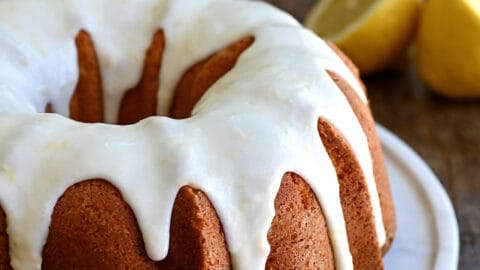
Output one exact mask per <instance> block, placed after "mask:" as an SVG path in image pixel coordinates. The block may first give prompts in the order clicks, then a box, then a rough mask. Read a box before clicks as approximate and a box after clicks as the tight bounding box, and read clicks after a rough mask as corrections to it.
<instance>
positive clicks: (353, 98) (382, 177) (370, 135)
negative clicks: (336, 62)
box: [327, 42, 397, 254]
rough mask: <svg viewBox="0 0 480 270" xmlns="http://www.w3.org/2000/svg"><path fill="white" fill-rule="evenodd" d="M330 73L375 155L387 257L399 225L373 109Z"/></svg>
mask: <svg viewBox="0 0 480 270" xmlns="http://www.w3.org/2000/svg"><path fill="white" fill-rule="evenodd" d="M328 45H329V46H330V47H331V48H332V49H333V50H334V51H335V52H336V53H337V54H338V55H339V57H340V58H341V59H342V60H343V61H344V62H345V64H346V65H347V66H348V67H349V68H350V70H351V71H352V72H353V73H354V74H356V76H357V78H358V80H359V82H360V84H361V85H363V83H362V82H361V81H360V73H359V71H358V69H357V68H356V67H355V65H354V64H353V63H352V62H351V61H350V59H349V58H348V57H347V56H345V54H343V52H342V51H340V50H339V49H338V48H337V47H336V46H335V45H334V44H332V43H330V42H328ZM327 72H328V74H329V75H330V77H332V79H333V81H334V82H335V83H336V84H337V85H338V87H339V88H340V90H341V91H342V92H343V94H344V95H345V97H346V98H347V100H348V102H349V103H350V106H351V107H352V109H353V111H354V113H355V115H356V116H357V118H358V120H359V122H360V125H361V126H362V129H363V131H364V132H365V135H366V136H367V140H368V146H369V148H370V154H371V156H372V163H373V174H374V177H375V183H376V185H377V191H378V196H379V199H380V207H381V210H382V218H383V224H384V227H385V233H386V242H385V244H384V245H383V246H382V253H383V254H385V253H386V252H387V251H388V249H389V248H390V245H391V244H392V242H393V238H394V236H395V232H396V227H397V222H396V217H395V208H394V205H393V198H392V193H391V189H390V182H389V180H388V175H387V169H386V168H385V163H384V160H383V152H382V147H381V145H380V140H379V139H378V135H377V131H376V129H375V120H374V119H373V116H372V113H371V110H370V107H369V106H368V105H365V104H364V103H363V102H362V100H361V99H360V97H359V96H358V95H357V94H356V93H355V91H354V90H353V88H352V87H351V86H350V85H349V84H348V83H347V81H346V80H344V79H343V78H342V77H341V76H339V75H338V74H336V73H335V72H333V71H330V70H328V71H327Z"/></svg>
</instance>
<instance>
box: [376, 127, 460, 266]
mask: <svg viewBox="0 0 480 270" xmlns="http://www.w3.org/2000/svg"><path fill="white" fill-rule="evenodd" d="M376 128H377V133H378V136H379V138H380V143H381V145H382V148H383V151H388V152H389V153H390V154H391V155H392V156H394V157H395V158H396V161H397V162H400V163H401V165H402V166H404V167H405V168H406V169H408V170H409V171H410V172H411V173H412V174H413V175H415V176H417V177H415V178H416V179H415V180H416V182H417V183H418V185H419V188H421V190H422V192H423V193H424V195H425V197H426V198H427V200H428V203H429V208H430V209H432V215H433V217H434V221H435V227H436V232H435V233H436V235H437V238H438V239H437V240H438V248H437V251H438V252H437V254H436V257H435V263H434V268H433V269H437V270H443V269H448V270H450V269H457V267H458V259H459V246H460V244H459V243H460V239H459V229H458V223H457V219H456V215H455V211H454V208H453V205H452V202H451V200H450V198H449V196H448V194H447V192H446V190H445V189H444V187H443V186H442V184H441V182H440V180H439V179H438V178H437V176H436V175H435V174H434V172H433V171H432V169H431V168H430V167H429V166H428V164H427V163H426V162H425V161H424V160H423V159H422V158H421V157H420V156H419V155H418V154H417V153H416V152H415V151H414V150H413V149H412V148H411V147H410V146H408V145H407V144H406V143H405V142H404V141H403V140H401V139H400V138H399V137H398V136H396V135H395V134H393V133H392V132H391V131H389V130H388V129H387V128H385V127H384V126H382V125H380V124H378V123H377V124H376ZM434 195H435V197H434Z"/></svg>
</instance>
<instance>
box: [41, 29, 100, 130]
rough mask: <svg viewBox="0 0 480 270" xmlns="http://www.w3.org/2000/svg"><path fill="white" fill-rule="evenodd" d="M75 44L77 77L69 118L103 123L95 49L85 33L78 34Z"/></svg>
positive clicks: (98, 69) (98, 70) (98, 68)
mask: <svg viewBox="0 0 480 270" xmlns="http://www.w3.org/2000/svg"><path fill="white" fill-rule="evenodd" d="M75 44H76V46H77V58H78V71H79V77H78V82H77V87H76V88H75V91H74V92H73V95H72V97H71V99H70V118H72V119H74V120H77V121H81V122H85V123H96V122H103V91H102V78H101V76H100V66H99V64H98V60H97V54H96V52H95V47H94V45H93V42H92V39H91V38H90V35H89V34H88V33H87V32H85V31H80V32H79V33H78V35H77V37H76V38H75ZM50 110H52V108H50ZM52 111H53V110H52Z"/></svg>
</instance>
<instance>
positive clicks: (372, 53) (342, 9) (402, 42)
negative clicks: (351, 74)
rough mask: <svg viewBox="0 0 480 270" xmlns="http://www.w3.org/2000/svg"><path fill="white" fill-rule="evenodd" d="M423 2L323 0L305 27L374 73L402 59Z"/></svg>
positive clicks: (362, 68)
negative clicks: (329, 41) (332, 43)
mask: <svg viewBox="0 0 480 270" xmlns="http://www.w3.org/2000/svg"><path fill="white" fill-rule="evenodd" d="M420 6H421V0H321V1H319V2H317V4H316V5H315V6H314V7H313V9H312V10H311V11H310V13H309V14H308V15H307V18H306V20H305V26H306V27H308V28H310V29H312V30H313V31H314V32H316V33H317V34H318V35H319V36H321V37H323V38H325V39H328V40H331V41H332V42H334V43H335V44H336V45H337V46H338V47H339V48H340V49H342V50H343V51H344V52H345V53H346V54H347V55H348V56H349V57H350V58H351V59H352V60H353V62H354V63H355V64H356V65H357V66H358V67H359V69H360V71H361V72H362V73H364V74H365V73H372V72H375V71H378V70H380V69H383V68H385V67H388V66H390V65H391V64H393V63H394V62H395V61H396V60H397V59H398V58H399V57H401V55H402V53H404V50H405V49H406V48H407V46H408V44H409V41H410V39H411V38H412V37H413V35H414V32H415V27H416V22H417V18H418V14H419V11H420Z"/></svg>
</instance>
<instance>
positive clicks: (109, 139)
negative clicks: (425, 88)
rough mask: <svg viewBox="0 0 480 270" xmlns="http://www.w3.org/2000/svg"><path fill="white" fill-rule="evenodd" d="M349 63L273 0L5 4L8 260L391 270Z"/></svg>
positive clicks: (373, 153) (3, 258)
mask: <svg viewBox="0 0 480 270" xmlns="http://www.w3.org/2000/svg"><path fill="white" fill-rule="evenodd" d="M394 231H395V215H394V209H393V205H392V199H391V195H390V188H389V183H388V179H387V176H386V172H385V167H384V165H383V160H382V153H381V149H380V144H379V141H378V138H377V136H376V131H375V127H374V121H373V119H372V116H371V113H370V111H369V107H368V101H367V97H366V93H365V91H364V86H363V85H362V83H361V82H360V80H359V76H358V72H357V71H356V69H355V68H354V66H353V65H352V64H351V63H350V62H348V60H347V59H346V58H345V57H344V56H343V55H341V53H340V52H338V51H337V50H336V49H335V48H333V47H332V46H331V45H329V44H328V43H326V42H324V41H322V40H320V39H319V38H318V37H316V36H315V35H314V34H313V33H312V32H310V31H308V30H306V29H304V28H302V27H301V26H300V25H299V23H298V22H297V21H295V20H294V19H293V18H292V17H291V16H289V15H287V14H285V13H283V12H281V11H279V10H277V9H275V8H273V7H271V6H269V5H267V4H264V3H261V2H256V1H255V2H254V1H218V0H217V1H213V0H212V1H197V0H170V1H168V0H125V1H106V0H104V1H100V0H78V1H75V0H68V1H65V0H50V1H36V0H21V1H14V0H11V1H9V0H5V1H1V2H0V269H40V268H41V269H228V268H234V269H265V268H267V269H334V268H335V269H353V268H355V269H381V268H382V267H383V266H382V253H384V252H385V251H386V250H387V248H388V246H389V245H390V243H391V241H392V239H393V235H394Z"/></svg>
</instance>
